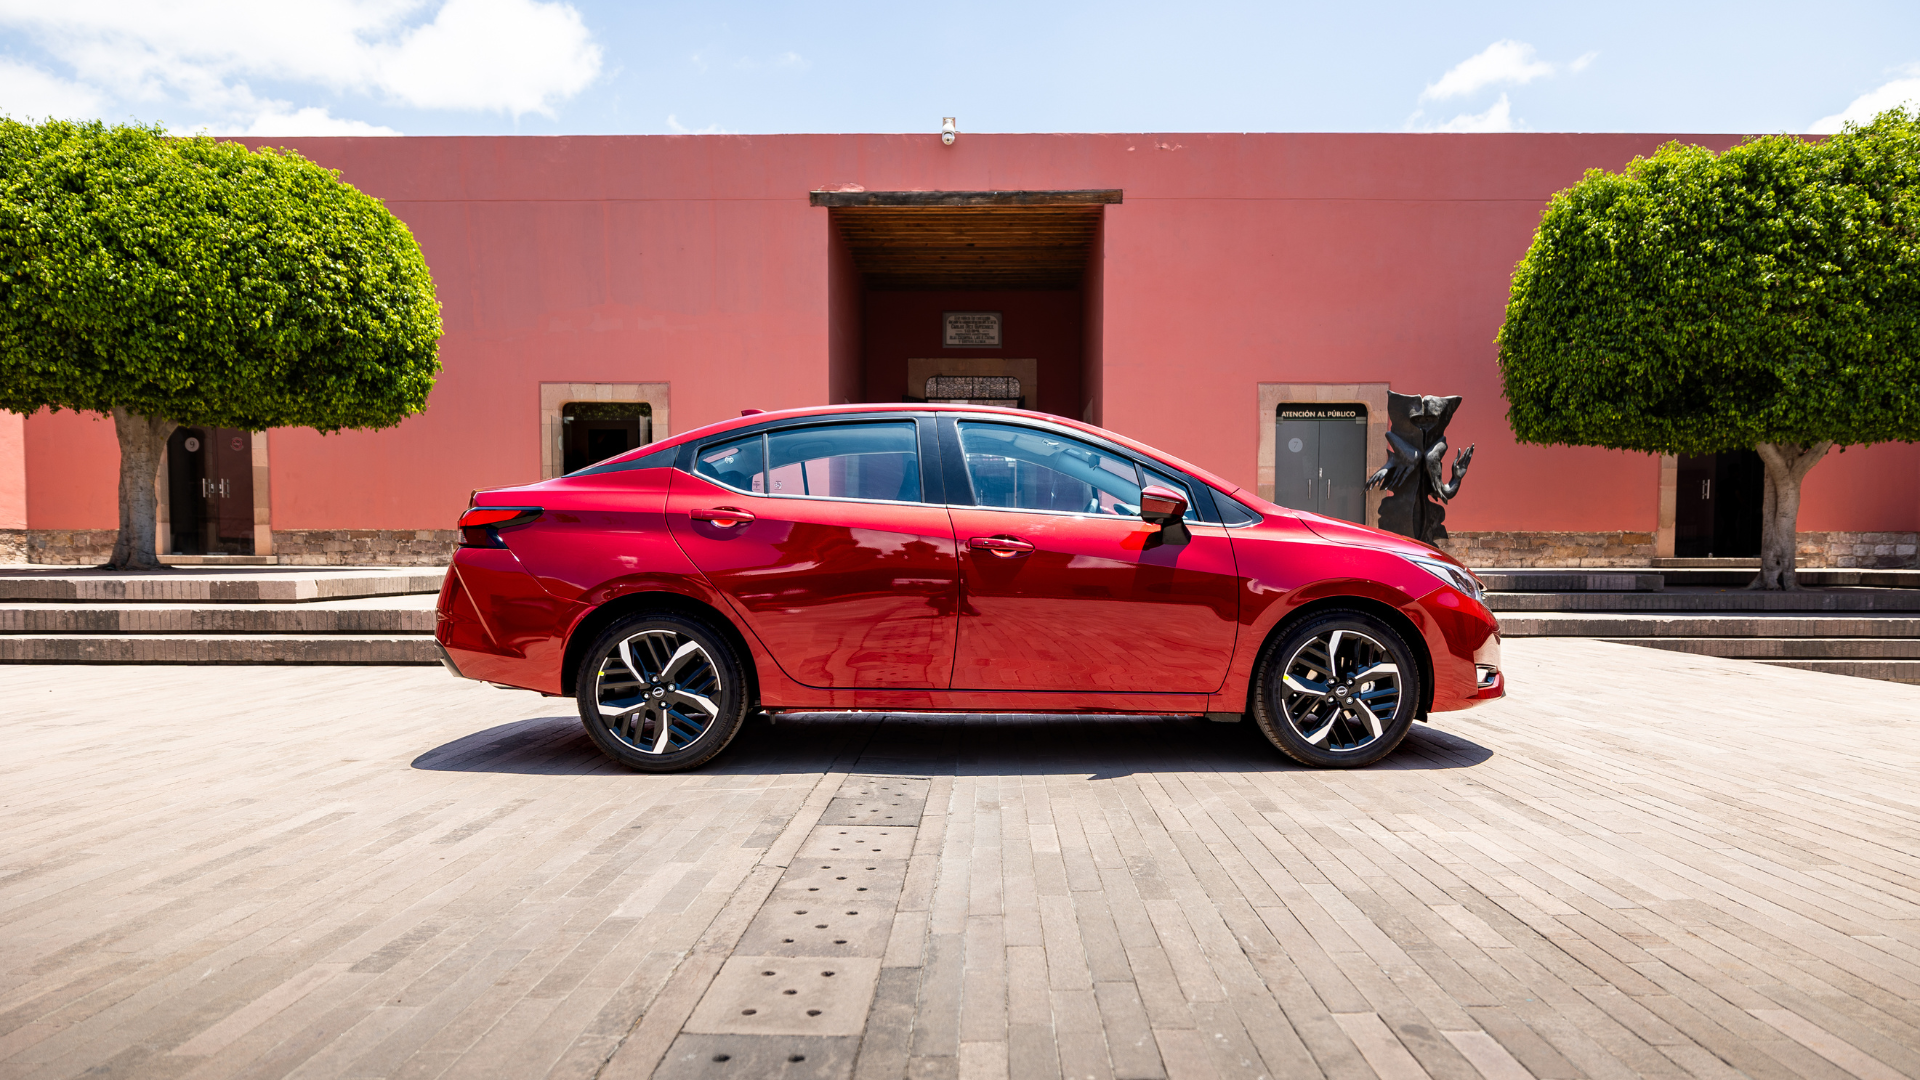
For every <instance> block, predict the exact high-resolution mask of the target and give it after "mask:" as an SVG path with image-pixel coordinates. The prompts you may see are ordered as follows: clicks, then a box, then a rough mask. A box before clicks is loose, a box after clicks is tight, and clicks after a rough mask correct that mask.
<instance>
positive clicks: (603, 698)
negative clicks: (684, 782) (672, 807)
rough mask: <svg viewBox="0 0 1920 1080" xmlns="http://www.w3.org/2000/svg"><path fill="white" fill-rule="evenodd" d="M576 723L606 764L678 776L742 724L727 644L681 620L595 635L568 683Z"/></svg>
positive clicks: (736, 669)
mask: <svg viewBox="0 0 1920 1080" xmlns="http://www.w3.org/2000/svg"><path fill="white" fill-rule="evenodd" d="M574 686H575V687H576V695H575V696H576V697H577V698H578V699H579V703H580V720H581V722H582V723H583V724H585V725H586V728H587V734H588V735H590V736H592V737H593V741H594V742H595V743H596V744H598V745H599V747H600V749H601V750H602V751H604V752H605V753H606V755H607V756H608V757H611V758H613V759H614V760H615V761H618V762H619V763H620V764H622V765H625V766H627V767H628V768H630V769H638V770H640V771H641V772H678V771H680V770H682V769H691V768H694V767H696V766H698V765H702V764H705V763H706V762H707V761H708V760H710V759H711V758H712V757H713V756H714V755H715V754H718V753H719V752H720V751H722V750H724V749H726V747H727V744H728V743H730V742H732V741H733V737H734V735H736V734H738V733H739V731H740V726H741V724H742V723H743V722H745V720H746V716H747V693H746V678H745V673H744V671H743V670H742V668H741V665H740V660H739V657H738V656H736V655H735V653H734V650H733V646H732V645H731V644H729V643H728V641H727V639H726V638H725V637H723V636H722V635H720V634H718V633H716V632H715V631H714V630H713V629H712V628H711V627H709V626H707V625H706V624H705V623H702V622H700V621H698V620H695V619H691V618H688V617H686V616H684V615H673V614H664V613H663V614H655V615H630V616H628V617H626V618H624V619H620V620H618V621H616V622H615V623H614V624H613V625H612V626H609V627H607V629H606V630H604V631H602V632H601V634H600V636H599V638H598V639H596V640H595V641H594V643H593V646H592V647H591V648H589V649H588V650H587V652H586V655H585V656H584V657H583V658H582V659H581V663H580V670H579V672H578V673H577V676H576V678H575V681H574Z"/></svg>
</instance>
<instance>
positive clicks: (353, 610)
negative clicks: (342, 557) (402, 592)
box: [0, 593, 437, 635]
mask: <svg viewBox="0 0 1920 1080" xmlns="http://www.w3.org/2000/svg"><path fill="white" fill-rule="evenodd" d="M436 599H437V597H435V596H434V595H432V594H430V593H417V594H413V595H408V596H377V597H356V598H354V599H351V600H316V601H311V602H309V603H303V604H60V603H52V602H48V603H39V604H18V603H16V604H0V634H96V635H98V634H108V635H112V634H431V633H433V618H434V616H433V607H434V602H435V600H436Z"/></svg>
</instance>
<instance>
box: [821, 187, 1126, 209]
mask: <svg viewBox="0 0 1920 1080" xmlns="http://www.w3.org/2000/svg"><path fill="white" fill-rule="evenodd" d="M1120 194H1121V189H1119V188H1096V189H1086V190H1078V191H812V192H808V193H807V201H808V203H810V204H811V205H813V206H848V207H852V206H897V207H917V206H927V207H938V206H944V207H988V206H1102V205H1107V204H1111V203H1117V202H1119V201H1120Z"/></svg>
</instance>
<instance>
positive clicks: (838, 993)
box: [686, 956, 880, 1035]
mask: <svg viewBox="0 0 1920 1080" xmlns="http://www.w3.org/2000/svg"><path fill="white" fill-rule="evenodd" d="M879 980H880V961H879V960H876V959H873V958H871V957H853V956H843V957H835V958H821V957H802V958H795V957H787V956H730V957H728V958H727V962H726V963H725V964H722V965H721V967H720V973H719V974H718V975H715V976H714V978H713V984H712V985H711V986H709V987H708V988H707V992H706V995H705V996H704V997H702V998H701V999H700V1004H699V1005H698V1006H697V1007H695V1008H694V1010H693V1016H692V1017H690V1018H689V1019H688V1020H687V1023H686V1030H687V1031H692V1032H700V1033H703V1034H733V1035H858V1034H860V1031H861V1029H862V1028H863V1027H865V1026H866V1021H867V1009H868V1007H869V1006H870V1005H871V1004H872V1002H873V989H874V986H875V984H876V983H878V982H879Z"/></svg>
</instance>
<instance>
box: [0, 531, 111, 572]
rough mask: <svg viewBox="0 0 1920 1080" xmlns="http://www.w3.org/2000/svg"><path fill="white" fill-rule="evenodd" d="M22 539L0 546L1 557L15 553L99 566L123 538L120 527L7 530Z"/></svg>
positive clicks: (22, 559) (28, 557)
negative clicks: (121, 537) (115, 543)
mask: <svg viewBox="0 0 1920 1080" xmlns="http://www.w3.org/2000/svg"><path fill="white" fill-rule="evenodd" d="M8 531H9V532H13V533H15V534H16V535H18V536H20V537H21V538H22V540H23V541H24V542H23V543H21V544H19V545H17V546H13V545H7V546H0V557H7V556H10V555H12V554H13V553H14V552H15V551H18V552H19V554H20V557H19V558H12V559H9V561H12V562H30V563H56V564H72V565H77V566H98V565H100V564H101V563H104V562H106V561H107V560H108V559H111V558H113V545H114V542H115V541H116V540H119V539H120V530H119V529H18V530H11V529H10V530H8Z"/></svg>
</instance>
